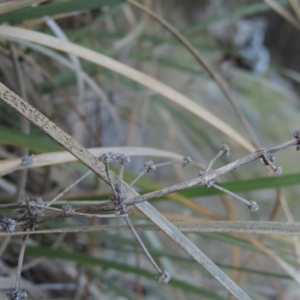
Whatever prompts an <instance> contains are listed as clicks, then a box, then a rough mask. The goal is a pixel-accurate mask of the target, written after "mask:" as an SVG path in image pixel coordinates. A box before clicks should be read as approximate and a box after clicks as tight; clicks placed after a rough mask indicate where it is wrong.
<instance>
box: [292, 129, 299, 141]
mask: <svg viewBox="0 0 300 300" xmlns="http://www.w3.org/2000/svg"><path fill="white" fill-rule="evenodd" d="M293 136H294V138H295V139H297V140H299V139H300V130H296V131H294V133H293Z"/></svg>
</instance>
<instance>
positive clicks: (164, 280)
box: [158, 271, 171, 284]
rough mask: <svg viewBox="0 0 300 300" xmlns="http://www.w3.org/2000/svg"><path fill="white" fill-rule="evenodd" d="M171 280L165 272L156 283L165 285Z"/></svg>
mask: <svg viewBox="0 0 300 300" xmlns="http://www.w3.org/2000/svg"><path fill="white" fill-rule="evenodd" d="M170 279H171V275H170V273H169V272H167V271H163V273H162V274H161V275H160V276H159V278H158V283H160V284H167V283H168V282H169V281H170Z"/></svg>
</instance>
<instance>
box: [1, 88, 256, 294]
mask: <svg viewBox="0 0 300 300" xmlns="http://www.w3.org/2000/svg"><path fill="white" fill-rule="evenodd" d="M0 98H1V99H2V100H3V101H4V102H5V103H6V104H8V105H9V106H10V107H12V108H14V109H15V110H16V111H17V112H19V113H20V114H21V115H22V116H24V117H25V118H27V119H28V120H29V121H31V122H32V123H33V124H35V125H36V126H37V127H39V128H40V129H42V130H43V131H44V132H45V133H47V134H48V135H49V136H50V137H52V138H53V139H54V140H55V141H56V142H58V143H59V144H61V145H62V146H63V147H64V148H65V149H66V150H68V151H69V152H70V153H71V154H73V155H74V156H75V157H77V158H78V160H80V161H81V162H82V163H84V164H85V165H86V166H87V167H88V168H89V169H90V170H92V171H93V172H94V173H95V174H97V175H98V176H99V177H100V178H102V179H103V180H104V181H105V182H106V183H108V184H109V181H108V179H107V177H106V172H105V166H104V164H103V163H102V162H100V160H99V159H97V158H96V157H95V156H93V155H92V154H91V153H90V152H89V151H88V150H87V149H85V148H84V147H82V146H81V145H80V144H78V143H77V142H76V141H75V140H74V139H73V138H72V137H71V136H69V135H68V134H66V133H65V132H64V131H63V130H61V129H60V128H58V127H57V126H56V125H55V124H54V123H52V122H51V121H50V120H49V119H48V118H46V117H45V116H44V115H43V114H41V113H40V112H39V111H37V110H36V109H35V108H33V107H32V106H31V105H29V104H28V103H26V102H25V101H24V100H22V99H21V98H20V97H19V96H18V95H16V94H15V93H13V92H12V91H11V90H9V89H8V88H7V87H6V86H5V85H3V84H2V83H0ZM112 178H113V182H117V180H118V178H117V176H116V175H115V174H112ZM123 186H124V195H125V196H127V197H133V196H137V195H138V193H137V192H136V191H135V190H133V189H132V188H130V187H129V186H128V185H127V184H126V183H125V182H124V183H123ZM136 207H137V208H138V209H139V210H140V211H141V212H142V213H143V214H144V215H146V216H147V217H148V218H149V219H150V220H151V221H152V222H153V223H155V224H156V225H157V226H158V227H160V228H161V229H162V231H163V232H164V233H165V234H166V235H168V236H169V237H170V238H171V239H172V240H173V241H174V242H175V243H176V244H177V245H178V246H180V247H181V248H182V249H183V250H184V251H186V252H187V253H188V254H189V255H190V256H191V257H193V258H194V259H195V260H196V261H197V262H198V263H199V264H201V265H202V266H203V267H205V269H206V270H207V271H208V272H209V273H210V274H211V275H212V276H213V277H215V278H216V279H217V280H218V281H219V282H220V283H221V284H223V286H224V287H226V288H227V289H228V290H229V291H230V292H231V293H232V294H233V295H235V296H236V297H237V298H238V299H250V298H249V296H248V295H247V294H246V293H245V292H244V291H243V290H242V289H241V288H240V287H239V286H238V285H236V284H235V283H234V282H233V281H232V280H231V279H230V278H229V277H228V276H227V275H226V274H225V273H224V272H223V271H222V270H220V269H219V268H218V267H217V266H216V265H215V264H214V263H213V262H212V261H211V260H210V259H209V258H208V257H207V256H206V255H205V254H204V253H203V252H202V251H201V250H200V249H199V248H198V247H196V246H195V245H194V244H193V243H192V242H191V241H190V240H189V239H188V238H187V237H186V236H185V235H184V234H182V233H181V232H180V231H179V230H178V229H177V228H176V227H175V226H173V225H172V223H170V222H169V221H168V220H167V219H166V218H164V217H163V216H162V215H161V214H160V213H159V212H158V211H157V210H156V209H155V208H154V207H153V206H152V205H150V204H149V203H148V202H143V203H139V204H137V205H136Z"/></svg>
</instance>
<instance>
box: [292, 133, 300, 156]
mask: <svg viewBox="0 0 300 300" xmlns="http://www.w3.org/2000/svg"><path fill="white" fill-rule="evenodd" d="M293 135H294V138H295V139H296V140H297V141H298V145H297V148H296V149H297V151H299V150H300V130H297V131H295V132H294V134H293Z"/></svg>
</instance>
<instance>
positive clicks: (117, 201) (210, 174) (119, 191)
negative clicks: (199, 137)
mask: <svg viewBox="0 0 300 300" xmlns="http://www.w3.org/2000/svg"><path fill="white" fill-rule="evenodd" d="M0 97H1V99H2V100H3V101H4V102H5V103H6V104H8V105H9V106H11V107H12V108H14V109H15V110H16V111H17V112H18V113H20V114H21V115H22V116H23V117H25V118H27V119H28V120H30V121H31V122H32V123H33V124H34V125H36V126H38V127H39V128H40V129H42V130H43V131H44V132H45V133H47V134H48V135H49V136H51V137H52V138H53V139H54V140H55V141H57V142H58V143H59V144H61V145H62V146H63V147H64V148H65V149H67V150H68V151H69V152H70V153H71V154H73V155H74V156H75V157H77V159H78V160H80V161H81V162H83V163H84V164H85V165H86V166H87V167H89V168H90V170H91V171H93V172H94V173H96V174H97V175H98V176H99V177H100V178H101V179H103V180H104V181H105V182H107V183H108V184H109V185H110V186H111V189H112V192H113V195H112V197H111V199H110V200H108V201H107V202H105V203H102V204H97V205H90V206H83V207H80V208H77V209H74V208H72V207H70V206H64V207H63V208H62V209H61V210H58V211H55V212H50V213H49V212H48V210H47V209H48V208H49V207H50V205H51V204H52V203H54V201H55V199H58V197H56V198H55V199H54V200H53V201H50V203H49V204H48V205H46V206H43V205H42V203H41V202H39V201H38V200H37V199H33V200H32V199H23V201H22V202H20V203H17V204H16V205H4V206H3V207H4V208H12V207H17V208H18V210H17V211H16V212H14V213H11V214H7V215H5V216H3V217H2V219H1V228H2V230H3V231H5V232H6V235H10V234H12V232H14V233H17V234H23V235H24V237H23V242H22V244H21V249H20V254H19V259H18V267H17V274H16V281H15V285H14V287H13V288H11V289H10V290H9V291H8V292H7V297H8V299H10V300H17V299H27V293H26V291H24V290H23V289H22V288H21V287H20V276H21V271H22V264H23V258H24V253H25V248H26V244H27V241H28V238H29V235H30V234H32V233H33V232H35V233H38V232H39V231H35V229H36V226H37V224H39V223H43V222H46V221H49V220H54V219H61V218H66V217H70V216H75V215H83V216H84V215H85V214H89V216H90V215H93V214H99V213H101V212H106V211H115V213H116V216H118V217H123V218H124V219H125V221H126V223H127V225H128V227H129V228H130V230H131V231H132V232H133V234H134V236H135V238H136V239H137V240H138V242H139V243H140V245H141V247H142V249H143V251H144V252H145V253H146V254H147V256H148V257H149V259H150V261H151V263H152V264H153V266H154V268H155V269H156V271H157V273H158V282H159V283H160V284H166V283H168V282H169V280H170V274H169V272H168V271H162V270H161V269H160V267H159V266H158V265H157V264H156V263H155V261H154V260H153V259H152V257H151V256H150V254H149V253H148V251H147V248H146V247H145V246H144V244H143V242H142V241H141V239H140V237H139V235H138V234H137V232H136V231H135V229H134V226H133V225H132V224H131V222H130V220H129V217H128V209H130V207H131V206H136V207H137V208H138V209H139V210H141V211H142V212H143V213H144V214H145V215H146V216H147V217H148V218H149V219H150V220H151V221H152V222H154V223H155V224H156V225H157V226H158V227H160V228H161V230H162V231H163V232H165V233H166V234H167V235H168V236H169V237H171V238H172V239H173V240H174V241H175V242H176V243H177V244H178V245H179V246H180V247H182V248H183V249H184V250H185V251H186V252H187V253H188V254H190V255H191V256H192V257H193V258H194V259H195V260H196V261H198V262H199V263H200V264H202V266H203V267H204V268H206V270H207V271H208V272H210V273H211V274H212V275H213V276H214V277H215V278H216V279H217V280H219V281H220V283H222V284H223V285H224V286H225V287H226V288H227V289H228V290H229V291H230V292H231V293H232V294H233V295H235V296H236V297H237V298H238V299H250V297H249V296H248V295H247V294H246V293H245V292H244V291H243V290H242V289H241V288H239V287H238V286H237V285H236V284H235V283H234V282H233V281H232V280H231V279H230V278H229V277H228V276H227V275H226V274H225V273H223V272H222V271H221V270H220V269H219V268H218V267H217V266H216V265H215V264H214V263H213V262H212V261H211V260H210V259H209V258H208V257H206V256H205V255H204V254H203V253H202V252H201V250H200V249H199V248H197V247H196V246H195V245H194V244H193V243H192V242H191V241H190V240H189V239H188V238H187V237H185V236H184V235H183V234H182V233H181V232H180V231H179V230H178V229H177V228H176V227H175V226H174V225H172V224H171V223H170V222H169V221H167V220H166V219H165V218H164V217H163V216H162V215H161V214H160V213H159V212H158V211H157V210H155V209H154V208H153V206H151V204H149V203H148V201H149V200H151V199H153V198H157V197H161V196H164V195H167V194H169V193H173V192H176V191H180V190H183V189H189V188H191V187H195V186H198V185H206V187H207V188H217V189H221V190H222V191H223V192H225V193H228V194H230V195H231V196H233V197H234V198H236V199H238V200H241V201H242V202H244V203H245V204H246V205H247V207H248V208H249V209H250V210H251V211H252V212H255V211H257V210H258V208H259V207H258V204H257V203H256V202H255V201H248V200H246V199H243V198H241V197H239V196H237V195H235V194H233V193H232V192H230V191H227V190H225V189H224V188H221V187H219V186H218V185H216V180H217V179H218V177H219V176H221V175H223V174H225V173H227V172H230V171H231V170H234V169H236V168H239V167H241V166H243V165H246V164H249V163H251V162H253V161H255V160H258V159H262V161H263V163H264V164H265V165H267V166H269V167H270V168H271V169H272V170H273V171H274V172H275V173H276V174H277V175H279V174H280V173H281V168H280V167H276V166H275V165H274V162H275V158H274V154H275V153H276V152H278V151H281V150H283V149H286V148H288V147H291V146H296V147H297V150H299V149H300V131H296V132H294V138H293V139H291V140H290V141H288V142H286V143H284V144H282V145H279V146H276V147H274V148H271V149H265V148H263V149H261V150H258V151H256V152H254V153H251V154H249V155H247V156H245V157H243V158H240V159H238V160H236V161H233V162H231V163H229V164H227V165H225V166H223V167H221V168H219V169H216V170H211V168H212V166H213V164H214V162H215V161H216V159H217V158H218V157H220V156H221V155H225V156H228V155H229V151H230V149H229V147H228V146H227V145H223V146H222V147H221V148H220V151H219V152H218V153H217V155H216V156H215V157H214V158H213V159H212V160H211V162H210V163H209V164H208V166H207V167H206V168H205V170H201V171H200V172H199V176H198V177H196V178H194V179H192V180H189V181H187V182H183V183H180V184H176V185H173V186H169V187H166V188H163V189H161V190H158V191H154V192H151V193H148V194H144V195H138V193H137V192H136V191H135V190H134V189H133V187H132V186H133V184H134V182H135V181H136V180H138V178H139V177H141V175H143V173H145V171H146V172H151V171H155V169H156V168H157V167H158V166H156V165H154V164H153V162H151V161H150V162H148V163H146V164H145V171H142V173H141V174H139V175H138V176H137V178H136V179H135V180H134V181H133V182H132V184H129V185H128V184H126V183H125V182H124V181H123V178H122V176H123V171H124V168H125V166H127V165H129V163H130V158H129V157H128V156H127V155H125V154H124V153H118V154H115V153H105V154H103V155H102V156H101V157H100V159H99V158H96V157H95V156H93V155H92V154H91V153H90V152H89V151H88V150H87V149H85V148H84V147H82V146H81V145H79V144H78V143H77V142H76V141H75V140H74V139H73V138H72V137H70V136H69V135H67V134H66V133H65V132H64V131H63V130H61V129H60V128H58V127H57V126H56V125H55V124H54V123H52V122H51V121H50V120H49V119H47V118H46V117H45V116H44V115H42V114H41V113H40V112H39V111H37V110H36V109H34V108H33V107H32V106H30V105H29V104H28V103H26V102H25V101H23V100H22V99H21V98H20V97H19V96H17V95H16V94H14V93H13V92H11V91H10V90H9V89H8V88H7V87H5V86H4V85H3V84H0ZM31 160H33V161H34V158H30V159H29V158H28V157H23V158H22V159H21V163H20V164H18V166H22V165H23V166H25V167H28V166H29V165H30V164H31V163H33V162H32V161H31ZM28 161H29V163H27V162H28ZM115 161H118V162H119V163H120V164H121V167H120V171H119V175H118V176H116V175H114V174H113V173H112V172H111V171H110V170H109V164H110V163H112V162H115ZM24 162H26V163H24ZM181 163H182V164H183V165H187V164H189V163H191V159H190V158H185V159H184V160H183V161H182V162H181ZM24 164H25V165H24ZM14 170H15V168H13V169H11V171H14ZM21 208H25V210H23V209H21ZM17 225H21V226H22V227H23V230H24V233H21V232H15V231H14V230H15V227H16V226H17ZM290 272H292V269H290Z"/></svg>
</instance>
